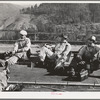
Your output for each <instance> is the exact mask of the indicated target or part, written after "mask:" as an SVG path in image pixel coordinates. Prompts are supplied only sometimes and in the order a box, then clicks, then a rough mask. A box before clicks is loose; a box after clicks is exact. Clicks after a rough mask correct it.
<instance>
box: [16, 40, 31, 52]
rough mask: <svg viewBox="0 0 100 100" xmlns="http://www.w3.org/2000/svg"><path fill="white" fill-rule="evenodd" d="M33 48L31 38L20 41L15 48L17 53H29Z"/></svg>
mask: <svg viewBox="0 0 100 100" xmlns="http://www.w3.org/2000/svg"><path fill="white" fill-rule="evenodd" d="M30 48H31V41H30V39H29V38H25V39H19V40H17V41H16V43H15V46H14V51H15V52H27V51H28V50H29V49H30Z"/></svg>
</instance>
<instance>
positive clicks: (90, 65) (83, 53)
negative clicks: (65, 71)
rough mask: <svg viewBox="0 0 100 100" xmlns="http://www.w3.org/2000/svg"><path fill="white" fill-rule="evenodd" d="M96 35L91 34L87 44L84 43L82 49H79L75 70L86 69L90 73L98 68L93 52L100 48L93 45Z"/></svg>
mask: <svg viewBox="0 0 100 100" xmlns="http://www.w3.org/2000/svg"><path fill="white" fill-rule="evenodd" d="M95 42H96V37H95V36H91V37H90V38H89V39H88V41H87V45H85V46H84V47H83V48H82V49H80V51H79V53H78V55H77V62H78V65H77V70H78V71H81V69H86V70H88V73H89V74H90V73H92V72H93V71H94V70H95V69H98V68H97V67H98V66H99V62H98V60H97V59H94V58H95V54H96V53H97V52H98V51H99V50H100V48H99V47H97V46H96V45H95Z"/></svg>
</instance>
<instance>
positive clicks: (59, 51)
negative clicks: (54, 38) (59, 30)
mask: <svg viewBox="0 0 100 100" xmlns="http://www.w3.org/2000/svg"><path fill="white" fill-rule="evenodd" d="M59 38H60V43H58V44H57V45H56V46H54V50H53V51H54V52H53V51H52V49H50V48H48V47H47V46H43V47H42V48H41V50H40V54H39V57H40V60H41V61H42V62H44V61H45V58H46V57H47V58H49V60H54V62H55V66H54V68H53V69H55V70H57V69H60V68H62V65H63V63H64V62H65V61H66V59H67V55H68V54H69V52H70V51H71V45H70V44H69V43H68V41H67V40H68V37H67V36H66V35H64V34H62V35H60V36H59ZM51 69H52V68H51Z"/></svg>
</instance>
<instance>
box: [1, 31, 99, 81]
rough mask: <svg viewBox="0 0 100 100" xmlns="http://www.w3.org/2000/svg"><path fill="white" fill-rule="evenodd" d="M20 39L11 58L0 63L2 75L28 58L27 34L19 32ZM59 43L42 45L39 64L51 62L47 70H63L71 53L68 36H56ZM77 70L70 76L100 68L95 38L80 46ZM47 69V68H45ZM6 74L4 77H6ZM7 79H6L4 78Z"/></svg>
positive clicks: (29, 46)
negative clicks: (2, 68) (19, 61)
mask: <svg viewBox="0 0 100 100" xmlns="http://www.w3.org/2000/svg"><path fill="white" fill-rule="evenodd" d="M19 33H20V39H18V40H17V41H16V43H15V45H14V48H13V50H12V51H11V53H12V56H11V57H9V58H8V59H6V60H4V61H2V60H1V61H0V64H1V65H2V66H3V67H4V71H3V73H6V74H7V73H10V70H9V67H10V66H11V65H14V64H15V63H17V61H18V60H19V59H26V58H27V57H28V56H29V53H30V50H31V40H30V39H29V38H28V37H27V32H26V31H25V30H21V31H20V32H19ZM58 38H59V42H58V43H57V44H56V45H53V46H50V45H46V44H45V45H44V46H43V47H42V48H41V49H40V52H39V54H38V57H39V59H40V60H39V62H41V63H42V64H44V62H45V61H46V59H48V60H49V61H51V62H52V61H53V66H51V63H50V66H49V69H53V70H54V71H55V72H56V71H57V70H60V71H61V69H63V70H64V63H65V62H66V61H67V59H68V55H69V53H70V52H71V49H72V46H71V44H70V43H68V36H67V35H65V34H61V35H59V36H58ZM75 59H76V63H77V68H75V70H73V72H72V75H75V72H76V71H78V72H80V71H81V70H82V69H85V70H87V71H88V74H91V73H92V72H93V71H94V70H97V69H99V68H100V48H99V47H98V46H96V37H95V36H91V37H89V38H88V40H87V41H86V45H84V46H82V48H81V49H80V50H79V52H78V54H77V56H76V58H75ZM47 69H48V68H47ZM6 74H4V75H5V77H6ZM5 79H7V78H5ZM6 81H7V80H6Z"/></svg>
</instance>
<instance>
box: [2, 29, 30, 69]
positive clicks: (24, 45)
mask: <svg viewBox="0 0 100 100" xmlns="http://www.w3.org/2000/svg"><path fill="white" fill-rule="evenodd" d="M19 33H20V39H18V40H17V41H16V43H15V46H14V49H13V51H12V55H13V56H12V57H10V58H9V59H7V60H6V62H5V64H4V65H5V69H6V68H7V67H8V66H9V65H13V64H15V63H17V61H18V59H26V57H27V51H29V50H30V48H31V41H30V39H29V38H27V37H26V36H27V32H26V31H25V30H21V31H20V32H19Z"/></svg>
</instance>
